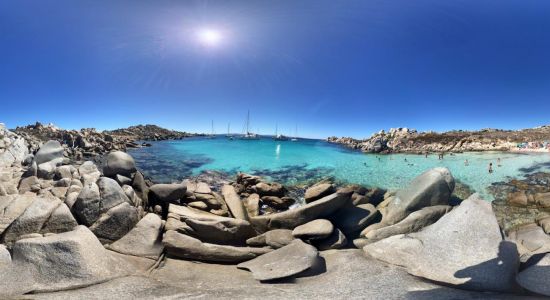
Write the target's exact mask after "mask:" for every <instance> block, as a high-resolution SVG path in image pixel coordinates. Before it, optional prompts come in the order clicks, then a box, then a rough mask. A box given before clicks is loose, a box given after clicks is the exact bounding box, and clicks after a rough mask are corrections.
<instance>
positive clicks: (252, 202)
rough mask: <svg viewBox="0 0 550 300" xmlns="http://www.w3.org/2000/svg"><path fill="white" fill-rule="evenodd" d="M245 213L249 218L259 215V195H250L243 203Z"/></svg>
mask: <svg viewBox="0 0 550 300" xmlns="http://www.w3.org/2000/svg"><path fill="white" fill-rule="evenodd" d="M244 206H245V208H246V213H247V215H248V216H249V217H256V216H258V215H259V214H260V195H258V194H251V195H250V196H248V198H246V200H245V202H244Z"/></svg>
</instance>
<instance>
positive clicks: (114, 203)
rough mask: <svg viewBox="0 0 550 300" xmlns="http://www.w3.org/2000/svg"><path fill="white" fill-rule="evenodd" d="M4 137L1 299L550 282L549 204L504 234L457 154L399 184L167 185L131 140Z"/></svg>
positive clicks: (266, 294) (543, 290) (396, 292)
mask: <svg viewBox="0 0 550 300" xmlns="http://www.w3.org/2000/svg"><path fill="white" fill-rule="evenodd" d="M48 131H49V130H48ZM0 137H1V139H0V141H1V144H0V146H1V147H0V158H1V159H0V162H1V165H0V297H2V298H22V297H27V296H29V294H32V297H33V298H49V297H51V298H95V299H97V298H155V297H166V298H191V297H193V298H197V297H200V298H214V297H218V298H219V297H221V298H237V297H241V298H255V299H257V298H273V299H274V298H278V299H280V298H346V299H348V298H379V297H381V296H383V297H385V298H392V299H393V298H395V299H401V298H407V297H410V298H460V299H464V298H479V297H483V298H493V299H502V298H505V297H508V296H513V295H520V296H522V297H528V296H529V295H532V293H538V294H541V295H550V292H549V291H548V286H549V284H548V283H549V282H548V278H550V276H549V275H550V274H548V268H545V267H546V266H547V265H548V261H549V260H550V259H549V258H548V257H547V255H548V254H546V253H547V251H546V250H547V248H546V245H547V244H545V241H546V240H548V239H550V238H549V237H548V235H547V233H546V232H547V230H546V225H547V224H546V223H544V222H543V221H542V220H544V218H541V219H540V220H541V221H539V222H537V223H532V224H530V227H528V228H522V229H521V230H520V229H518V230H508V231H505V233H506V234H507V235H503V227H502V225H501V221H500V215H499V214H498V209H494V208H493V206H492V205H491V204H490V203H488V202H486V201H484V200H483V199H481V198H480V197H479V196H478V195H477V194H473V195H471V196H469V197H468V198H467V199H457V194H456V193H455V186H456V182H455V179H454V177H453V176H452V174H451V173H450V172H449V170H448V169H445V168H435V169H431V170H427V171H426V172H424V173H422V174H419V175H418V177H417V178H415V179H414V180H413V181H412V182H411V183H410V184H409V185H408V186H407V187H406V188H404V189H402V190H398V191H383V190H380V189H376V188H370V189H369V188H365V187H362V186H358V185H347V186H338V185H335V184H334V183H331V182H329V181H321V182H318V183H316V184H313V185H310V186H307V187H305V188H304V189H303V191H302V192H298V191H296V190H295V189H294V188H293V187H287V186H284V185H282V184H279V183H277V182H271V181H268V180H265V179H264V178H262V177H259V176H253V175H248V174H242V173H240V174H237V175H236V176H235V177H233V178H232V179H231V180H228V181H224V182H222V183H220V184H219V186H214V185H211V184H209V183H206V182H204V181H201V180H200V178H198V179H197V178H190V179H189V178H188V179H184V180H183V181H177V182H173V183H163V184H159V183H157V184H155V183H153V182H150V181H148V180H146V179H144V176H143V174H142V173H141V172H140V171H139V166H136V164H135V162H134V160H133V158H132V157H131V156H130V155H128V154H127V153H125V152H123V151H119V150H117V149H112V150H111V151H109V152H108V153H105V154H104V155H102V159H101V161H102V164H101V165H98V164H96V163H94V162H93V161H91V160H87V161H75V160H73V159H71V158H70V154H68V153H67V146H66V145H62V144H61V143H60V142H59V141H58V140H49V141H45V142H43V143H40V144H37V146H36V147H37V148H36V149H34V148H33V146H32V142H36V140H31V142H29V141H27V140H26V139H25V138H24V137H22V136H20V135H18V134H16V133H13V132H10V131H8V130H7V129H6V128H5V127H0ZM538 184H539V185H540V186H541V188H542V187H543V186H546V187H548V185H547V184H548V183H547V182H542V181H539V182H538ZM537 193H538V194H537ZM525 195H526V198H527V202H526V203H527V205H531V204H532V205H533V206H534V207H536V208H539V207H543V206H544V205H545V204H544V203H545V202H544V199H545V198H544V197H545V191H543V190H537V191H536V193H535V194H533V196H532V197H531V196H530V195H531V192H525ZM518 197H520V198H521V197H522V196H518ZM541 197H542V198H541ZM531 198H533V201H534V202H530V200H529V199H531ZM522 199H523V198H522ZM541 199H542V200H541ZM512 202H513V203H521V204H522V205H523V204H524V203H523V202H521V201H520V200H514V201H512ZM495 211H496V212H497V214H496V215H495ZM539 243H542V244H543V245H542V246H540V247H537V246H536V245H538V244H539ZM541 257H542V258H541ZM388 287H392V288H391V289H389V288H388ZM480 292H481V293H480Z"/></svg>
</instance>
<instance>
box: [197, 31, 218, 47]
mask: <svg viewBox="0 0 550 300" xmlns="http://www.w3.org/2000/svg"><path fill="white" fill-rule="evenodd" d="M197 38H198V40H199V42H200V43H201V44H203V45H205V46H208V47H215V46H218V45H219V44H220V42H221V41H222V39H223V37H222V34H221V32H220V31H218V30H215V29H210V28H205V29H200V30H198V31H197Z"/></svg>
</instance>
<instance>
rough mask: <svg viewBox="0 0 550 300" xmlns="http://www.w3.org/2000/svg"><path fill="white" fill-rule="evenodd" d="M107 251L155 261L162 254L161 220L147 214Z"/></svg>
mask: <svg viewBox="0 0 550 300" xmlns="http://www.w3.org/2000/svg"><path fill="white" fill-rule="evenodd" d="M109 249H111V250H113V251H116V252H119V253H122V254H128V255H134V256H141V257H148V258H153V259H157V258H158V257H159V256H160V254H161V253H162V251H163V249H164V246H163V245H162V220H161V218H160V217H159V216H158V215H156V214H152V213H149V214H147V215H146V216H145V217H143V219H141V220H140V221H139V222H138V223H137V224H136V226H135V227H134V228H133V229H132V230H130V232H128V233H127V234H126V235H125V236H123V237H122V238H121V239H119V240H118V241H116V242H114V243H112V244H111V245H110V246H109Z"/></svg>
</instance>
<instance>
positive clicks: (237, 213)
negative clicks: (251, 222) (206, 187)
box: [222, 184, 248, 220]
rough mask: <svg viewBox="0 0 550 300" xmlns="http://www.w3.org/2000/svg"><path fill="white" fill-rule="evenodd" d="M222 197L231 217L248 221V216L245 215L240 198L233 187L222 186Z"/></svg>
mask: <svg viewBox="0 0 550 300" xmlns="http://www.w3.org/2000/svg"><path fill="white" fill-rule="evenodd" d="M222 195H223V198H224V199H225V203H226V204H227V207H228V209H229V212H231V215H233V217H235V218H237V219H241V220H247V219H248V216H247V215H246V211H245V209H244V204H243V201H242V200H241V197H239V195H238V194H237V192H236V191H235V188H234V187H233V186H231V185H227V184H226V185H224V186H223V187H222Z"/></svg>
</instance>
